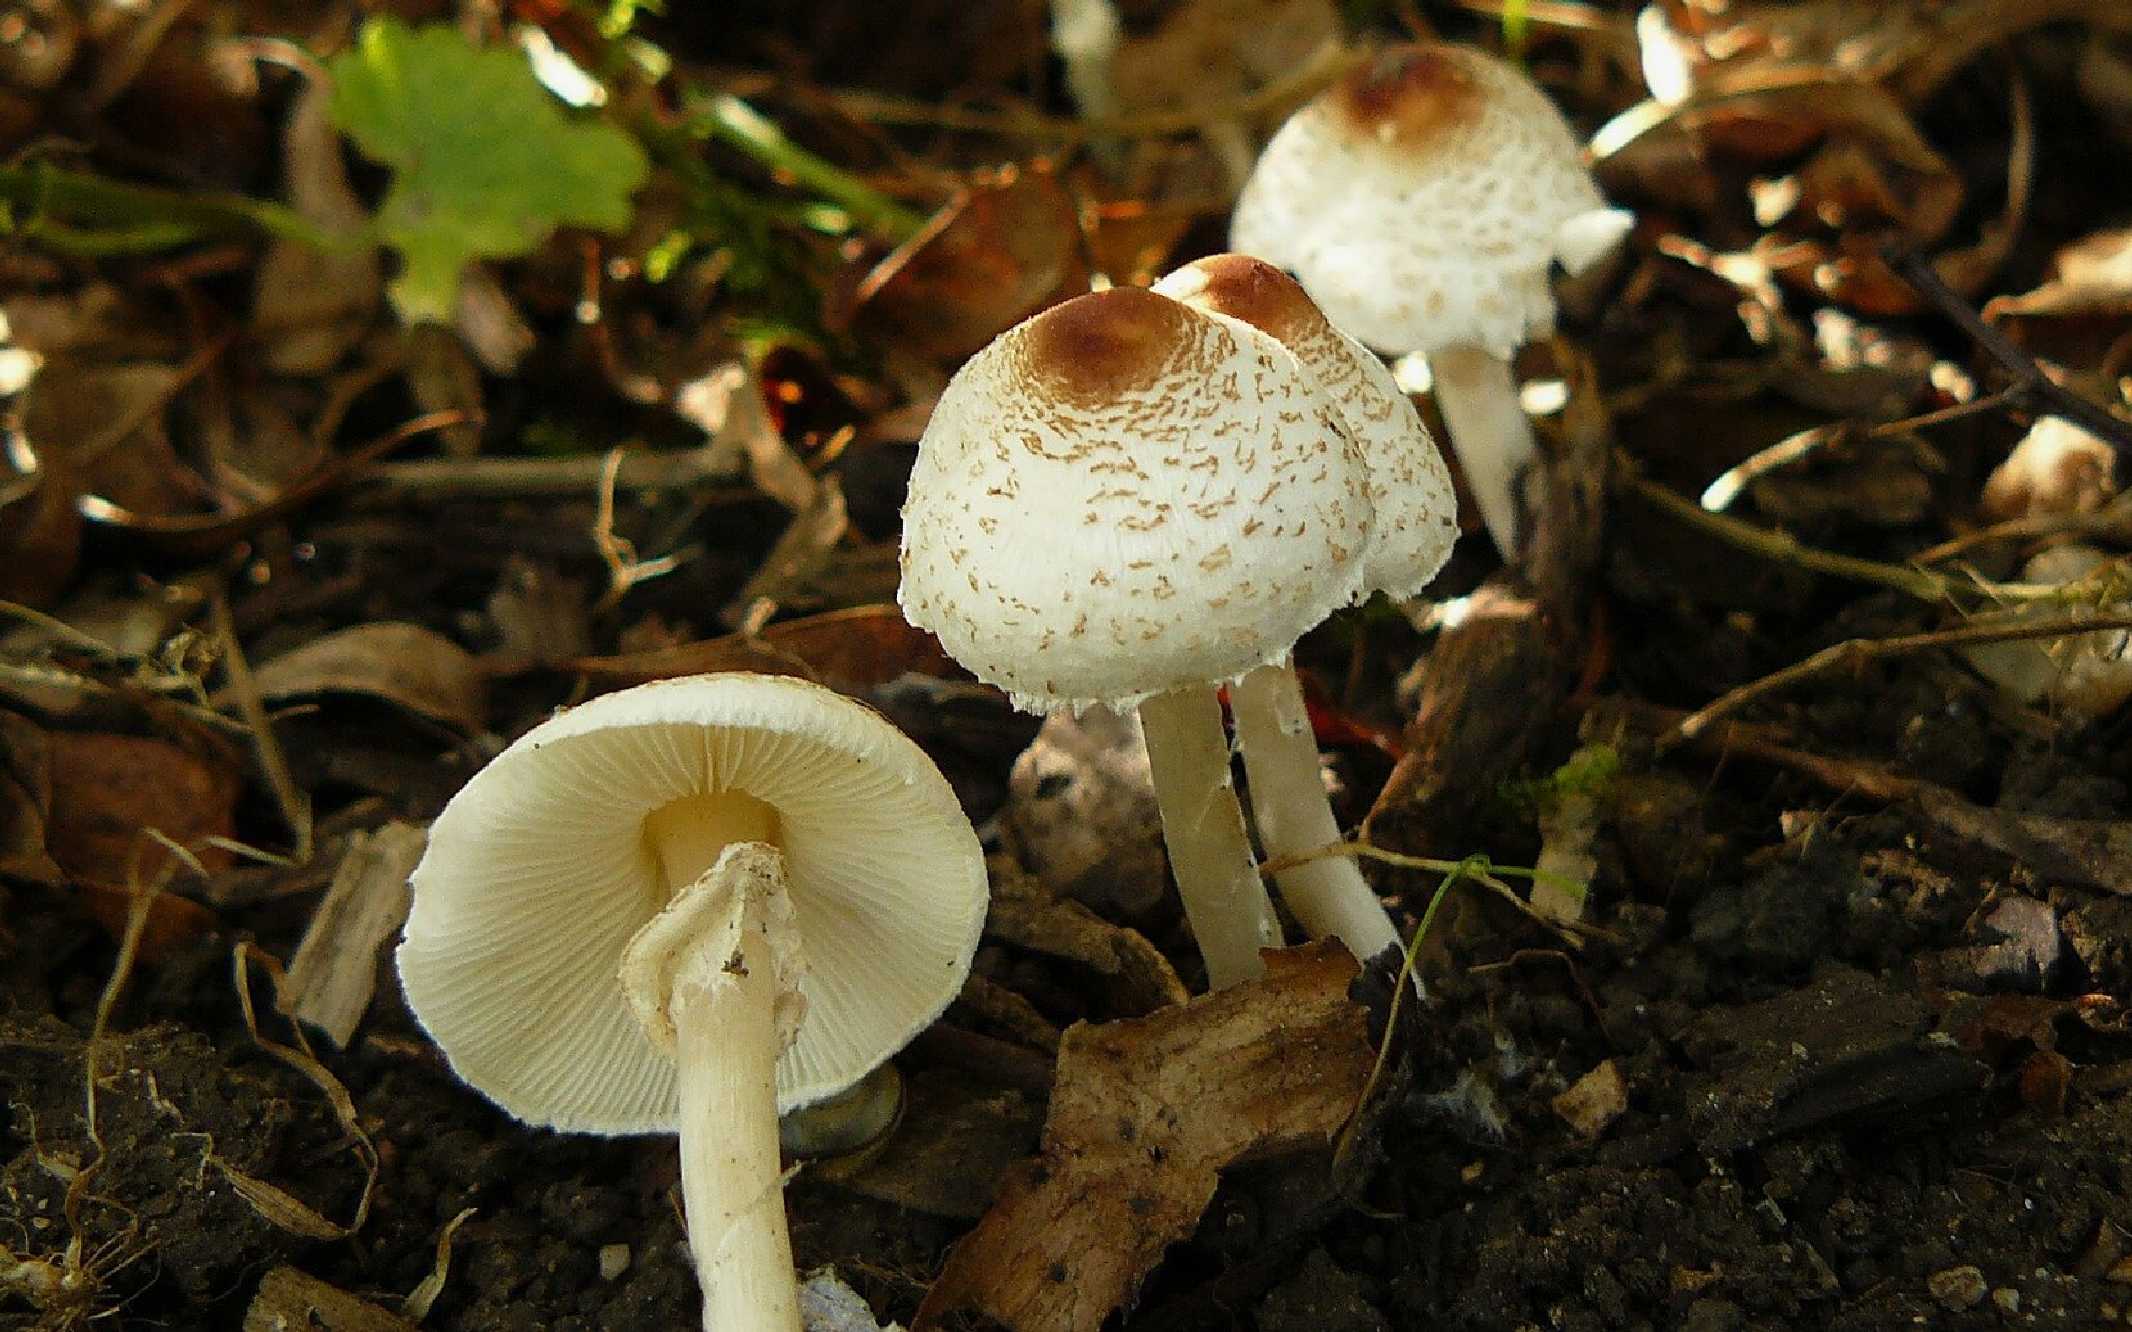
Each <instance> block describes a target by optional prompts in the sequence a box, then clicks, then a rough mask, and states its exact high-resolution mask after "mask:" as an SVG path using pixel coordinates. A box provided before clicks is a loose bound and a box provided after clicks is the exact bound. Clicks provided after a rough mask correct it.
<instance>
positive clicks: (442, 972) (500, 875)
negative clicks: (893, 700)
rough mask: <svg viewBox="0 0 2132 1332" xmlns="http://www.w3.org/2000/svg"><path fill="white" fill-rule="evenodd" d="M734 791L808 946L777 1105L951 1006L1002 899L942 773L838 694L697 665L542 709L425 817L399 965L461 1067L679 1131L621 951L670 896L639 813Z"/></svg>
mask: <svg viewBox="0 0 2132 1332" xmlns="http://www.w3.org/2000/svg"><path fill="white" fill-rule="evenodd" d="M726 792H744V793H746V794H747V795H751V796H753V797H754V798H755V799H757V800H760V801H763V802H764V803H766V804H768V805H769V806H770V807H771V809H772V810H773V811H775V814H776V838H775V840H776V844H777V846H778V847H779V849H780V850H782V851H783V853H784V857H785V864H786V870H787V874H788V877H789V884H790V895H791V903H792V911H793V916H794V920H795V923H796V925H797V927H798V934H799V947H800V950H801V952H802V954H803V964H802V965H803V969H804V975H803V978H802V979H801V981H800V993H801V997H802V998H803V1000H804V1001H805V1012H804V1016H803V1018H802V1019H801V1021H800V1026H799V1033H798V1036H797V1039H796V1040H795V1042H794V1043H793V1045H792V1046H791V1048H789V1049H788V1050H786V1052H785V1054H784V1057H783V1058H782V1059H781V1060H780V1061H779V1063H778V1066H777V1090H778V1104H779V1108H780V1109H781V1110H788V1109H792V1108H794V1107H796V1106H800V1105H805V1104H808V1103H810V1102H813V1101H817V1100H820V1099H822V1098H823V1097H825V1096H830V1095H834V1094H835V1093H837V1092H839V1091H842V1090H843V1089H845V1088H846V1087H849V1086H850V1085H851V1084H852V1083H854V1082H856V1081H857V1080H858V1079H859V1078H861V1077H863V1076H865V1075H866V1074H867V1073H868V1072H869V1071H871V1070H872V1069H873V1068H874V1067H875V1066H876V1065H878V1064H879V1063H880V1062H881V1061H882V1060H884V1059H886V1058H887V1057H888V1056H889V1055H891V1054H893V1053H894V1052H895V1051H896V1050H897V1049H899V1048H901V1047H902V1046H903V1044H904V1043H905V1042H906V1041H908V1040H909V1039H910V1038H911V1037H912V1036H913V1035H915V1034H917V1032H918V1031H920V1030H921V1029H922V1028H924V1027H925V1026H926V1024H928V1023H930V1022H931V1021H932V1020H933V1019H934V1018H935V1017H937V1016H939V1014H940V1011H941V1010H942V1009H943V1008H945V1007H946V1006H947V1004H948V1002H949V1000H951V999H953V998H954V996H955V994H956V992H957V991H958V990H959V989H960V988H961V986H962V979H963V976H964V975H965V973H966V972H967V971H968V970H969V965H970V957H971V955H972V953H973V952H974V951H975V949H976V947H977V936H978V931H979V929H980V927H981V926H982V925H983V923H984V914H985V907H986V904H987V902H988V891H987V887H986V879H985V869H984V853H983V850H982V848H980V847H979V845H978V843H977V836H976V834H975V833H974V832H973V831H972V830H971V828H970V821H969V819H968V817H967V816H965V815H964V814H963V812H962V807H961V805H960V804H958V803H957V801H956V799H955V793H954V792H953V791H952V790H950V789H949V787H948V783H947V780H946V779H945V778H943V777H942V776H941V775H940V771H939V769H938V768H936V767H934V766H933V763H932V760H931V759H929V758H927V757H926V755H925V752H924V751H923V750H921V749H919V748H918V746H917V745H916V744H914V743H912V742H911V740H910V739H909V738H908V737H906V736H905V735H904V734H903V733H902V732H901V731H898V730H897V729H896V728H895V727H894V726H893V725H891V724H890V723H889V722H887V721H886V720H884V719H883V718H882V717H881V716H879V715H878V714H877V713H875V712H873V711H872V710H871V709H869V708H866V707H864V706H863V705H861V704H858V703H855V702H853V701H852V700H850V699H848V698H845V697H844V696H842V695H840V694H836V693H833V692H831V691H830V690H827V689H823V688H821V687H820V686H817V685H812V684H808V683H806V682H805V681H801V680H793V679H787V678H784V677H780V676H768V675H744V674H728V675H702V676H693V677H689V678H686V679H680V680H666V681H661V682H659V683H656V684H648V685H640V686H638V687H637V688H634V689H626V690H623V691H621V692H620V693H614V694H608V695H605V696H603V697H601V698H596V699H593V700H592V701H591V702H589V703H586V704H583V705H582V706H580V707H576V708H572V709H570V710H569V711H567V712H563V713H559V714H558V715H556V716H554V717H552V718H550V719H549V720H547V721H545V722H543V723H541V724H540V725H539V726H536V727H534V728H533V729H532V730H530V731H528V732H526V733H525V734H524V735H523V736H520V737H519V739H518V740H517V742H516V743H514V744H513V745H511V747H510V748H508V749H506V750H504V752H503V753H502V754H500V755H498V756H497V757H496V759H495V760H494V761H493V762H491V763H490V764H489V765H488V766H487V767H485V768H483V769H482V770H481V771H480V772H478V773H476V774H475V775H474V778H473V780H471V781H469V782H468V783H467V784H466V786H465V787H464V788H462V789H461V790H460V792H459V794H458V795H456V796H454V797H453V798H452V801H451V803H450V804H449V805H447V806H446V807H445V809H444V812H443V813H442V814H440V815H439V816H438V817H437V821H436V823H435V825H434V826H432V827H431V829H430V834H429V848H428V851H427V852H426V853H425V854H424V855H423V857H422V863H421V864H420V865H419V866H418V867H417V868H416V870H415V872H414V878H413V883H414V909H413V910H412V912H411V913H410V914H409V915H408V918H407V929H406V933H405V935H404V936H403V938H402V939H401V942H400V949H399V963H400V980H401V983H402V985H403V987H404V988H405V990H406V992H407V1001H408V1003H409V1005H410V1006H411V1007H412V1008H413V1009H414V1011H415V1016H416V1017H417V1018H419V1019H420V1020H421V1022H422V1025H423V1026H424V1027H425V1028H427V1029H428V1031H429V1034H430V1035H431V1037H432V1038H434V1039H435V1040H436V1042H437V1044H438V1045H439V1046H440V1047H442V1049H443V1050H444V1053H445V1056H446V1057H447V1058H449V1059H450V1060H451V1064H452V1068H453V1069H454V1070H455V1071H456V1072H457V1073H458V1074H459V1076H460V1077H462V1078H464V1079H465V1080H466V1081H467V1082H469V1083H471V1084H473V1085H474V1086H475V1087H476V1088H477V1089H479V1090H480V1091H482V1092H483V1093H485V1094H486V1095H487V1096H488V1097H489V1098H490V1099H492V1100H494V1101H495V1102H496V1103H497V1104H499V1105H501V1106H502V1107H503V1108H504V1109H506V1110H508V1111H510V1112H511V1113H512V1114H514V1115H516V1116H518V1117H519V1118H520V1119H523V1120H526V1121H528V1122H530V1123H534V1124H543V1125H547V1126H550V1127H553V1128H560V1129H569V1130H577V1131H582V1132H591V1133H644V1132H655V1131H668V1132H671V1131H672V1130H673V1129H674V1127H675V1119H676V1112H677V1104H676V1098H675V1069H674V1064H673V1061H672V1060H671V1059H670V1058H669V1057H668V1056H666V1055H664V1054H662V1053H660V1052H659V1051H658V1050H657V1049H655V1048H654V1047H653V1045H652V1042H651V1041H650V1040H649V1039H647V1038H646V1036H645V1033H644V1030H643V1028H642V1027H641V1026H640V1025H639V1024H638V1021H637V1018H636V1016H635V1015H634V1014H633V1013H632V1012H631V1010H630V1006H629V1002H628V1000H627V999H626V998H625V997H624V994H623V991H622V986H621V983H620V980H619V977H618V969H619V966H620V963H621V958H622V953H623V949H624V948H625V947H626V946H627V945H628V943H629V941H630V938H631V937H632V936H633V935H634V934H635V933H636V932H637V930H638V929H639V928H640V927H641V926H643V925H644V924H645V922H647V921H649V920H650V919H651V918H652V917H653V916H654V915H656V914H657V913H658V912H659V910H660V909H661V908H662V907H664V906H665V905H666V902H667V897H668V891H667V885H666V883H665V881H664V878H663V874H662V871H661V868H660V865H659V861H658V856H657V853H656V852H655V850H654V848H653V846H652V844H651V842H650V840H649V839H648V837H647V835H646V830H645V820H646V818H647V817H648V816H649V815H651V814H653V813H654V812H656V811H658V810H661V809H664V808H666V807H668V806H671V805H673V804H674V803H675V802H676V801H682V800H687V799H690V798H692V797H702V796H716V795H718V794H721V793H726Z"/></svg>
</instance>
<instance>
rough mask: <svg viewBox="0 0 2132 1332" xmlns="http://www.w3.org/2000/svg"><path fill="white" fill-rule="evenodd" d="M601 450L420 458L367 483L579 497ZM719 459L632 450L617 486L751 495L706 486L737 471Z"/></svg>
mask: <svg viewBox="0 0 2132 1332" xmlns="http://www.w3.org/2000/svg"><path fill="white" fill-rule="evenodd" d="M606 467H607V458H606V455H605V454H590V453H586V454H579V455H576V456H574V457H569V458H423V459H418V460H415V461H412V462H397V463H385V464H383V465H381V466H378V467H373V468H371V469H370V471H369V474H368V476H367V478H366V479H367V480H368V481H369V482H370V483H371V485H372V486H374V487H378V488H382V489H384V490H386V491H389V492H393V493H394V494H397V495H400V496H404V497H407V498H411V499H426V498H435V499H485V498H496V497H515V496H542V495H582V494H585V493H586V492H588V491H591V490H592V489H593V487H595V486H598V485H600V484H601V477H602V475H603V473H604V472H605V469H606ZM738 474H739V473H738V471H737V470H736V468H735V466H734V465H733V464H731V463H721V461H720V459H719V457H718V456H717V452H716V451H714V450H713V449H711V448H710V447H707V446H705V447H697V448H692V449H683V450H680V451H678V452H663V453H652V452H647V451H645V450H643V449H631V450H629V451H628V453H627V456H625V457H624V458H623V459H622V462H621V464H620V466H619V467H618V468H617V470H616V473H615V478H614V485H615V487H616V489H618V490H632V491H634V490H686V491H689V492H691V493H692V494H696V495H699V496H706V497H708V498H712V499H722V498H726V497H728V496H730V497H731V498H733V499H736V500H738V499H753V498H756V497H757V496H758V494H759V492H757V491H756V490H755V489H754V488H752V487H745V486H738V485H734V486H730V487H728V488H727V489H726V490H724V491H715V492H713V491H707V490H706V489H705V488H706V487H707V486H709V485H712V484H715V483H718V482H730V481H732V480H733V478H734V477H736V476H737V475H738Z"/></svg>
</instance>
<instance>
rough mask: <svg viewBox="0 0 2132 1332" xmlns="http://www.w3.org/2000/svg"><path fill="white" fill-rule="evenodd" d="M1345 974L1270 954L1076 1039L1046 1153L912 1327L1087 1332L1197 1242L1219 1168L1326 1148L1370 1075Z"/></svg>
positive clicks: (1315, 953) (1327, 962)
mask: <svg viewBox="0 0 2132 1332" xmlns="http://www.w3.org/2000/svg"><path fill="white" fill-rule="evenodd" d="M1354 976H1355V962H1354V959H1353V957H1351V956H1350V955H1349V954H1348V952H1347V950H1346V949H1345V948H1344V947H1342V946H1341V945H1339V944H1338V943H1336V942H1335V943H1325V944H1313V945H1310V946H1308V947H1305V948H1297V949H1288V950H1274V951H1269V952H1267V954H1266V975H1265V977H1264V978H1263V979H1261V980H1256V981H1250V982H1246V983H1245V984H1242V985H1236V986H1232V987H1230V988H1229V989H1226V990H1222V991H1220V992H1219V993H1216V994H1210V995H1207V996H1205V997H1203V998H1200V999H1195V1000H1193V1001H1192V1002H1191V1003H1189V1004H1185V1005H1182V1006H1180V1007H1175V1008H1168V1009H1164V1010H1162V1011H1161V1012H1158V1013H1156V1014H1153V1015H1152V1016H1149V1017H1144V1018H1135V1019H1132V1020H1129V1021H1124V1022H1111V1023H1104V1024H1101V1025H1098V1024H1093V1023H1087V1022H1083V1023H1078V1024H1076V1025H1075V1026H1073V1027H1072V1028H1070V1029H1069V1030H1068V1031H1067V1033H1066V1038H1065V1041H1064V1043H1063V1045H1062V1046H1061V1048H1060V1052H1059V1075H1058V1085H1057V1089H1056V1091H1055V1092H1054V1093H1053V1095H1052V1100H1051V1110H1050V1114H1049V1116H1048V1118H1047V1119H1046V1121H1045V1124H1044V1143H1043V1149H1042V1151H1041V1153H1040V1154H1039V1155H1038V1156H1037V1158H1036V1159H1035V1160H1033V1161H1031V1162H1030V1163H1028V1165H1027V1166H1026V1167H1025V1168H1024V1169H1022V1170H1020V1171H1018V1172H1016V1173H1015V1174H1013V1175H1010V1176H1009V1177H1008V1179H1007V1181H1006V1183H1005V1184H1004V1185H1003V1186H1002V1187H1001V1191H1000V1197H999V1201H998V1202H997V1203H995V1204H994V1205H993V1207H992V1210H991V1211H989V1212H987V1213H986V1214H985V1217H984V1219H983V1220H982V1221H980V1222H978V1223H977V1227H976V1229H974V1230H972V1231H971V1232H970V1233H969V1235H967V1236H965V1237H964V1239H963V1240H962V1242H961V1243H959V1244H957V1245H956V1246H955V1249H954V1252H953V1253H951V1254H950V1255H949V1256H948V1261H947V1265H946V1266H945V1267H944V1268H943V1269H942V1271H941V1273H940V1278H939V1280H938V1281H936V1282H934V1284H933V1288H932V1289H931V1290H930V1291H928V1292H927V1293H926V1297H925V1301H924V1303H923V1304H921V1305H920V1306H919V1309H918V1315H917V1317H916V1318H915V1319H914V1320H913V1327H914V1328H917V1329H923V1328H927V1327H934V1326H938V1325H939V1322H940V1319H941V1317H942V1316H943V1315H945V1314H947V1313H949V1312H950V1311H953V1310H957V1309H976V1310H979V1311H981V1312H983V1313H986V1314H988V1315H990V1316H991V1317H993V1318H996V1319H998V1320H999V1321H1000V1322H1002V1323H1005V1324H1006V1325H1007V1326H1008V1327H1010V1328H1012V1329H1015V1332H1095V1329H1096V1328H1098V1327H1100V1326H1101V1325H1102V1323H1103V1320H1104V1319H1105V1318H1106V1317H1107V1316H1109V1314H1110V1313H1111V1311H1112V1310H1114V1309H1116V1308H1118V1307H1119V1306H1120V1305H1121V1304H1123V1303H1124V1302H1125V1301H1126V1300H1128V1299H1129V1298H1130V1297H1131V1296H1132V1293H1133V1291H1134V1290H1135V1289H1137V1288H1138V1286H1139V1284H1140V1282H1141V1281H1142V1280H1143V1279H1144V1278H1145V1277H1146V1276H1147V1274H1148V1272H1149V1271H1151V1270H1152V1269H1153V1268H1154V1266H1155V1264H1156V1263H1157V1262H1158V1261H1160V1259H1161V1257H1162V1252H1163V1250H1164V1249H1166V1248H1168V1247H1169V1246H1170V1245H1171V1244H1172V1243H1175V1242H1176V1241H1178V1240H1180V1239H1183V1238H1185V1237H1186V1236H1187V1235H1189V1234H1190V1233H1191V1232H1192V1228H1193V1227H1194V1226H1195V1225H1196V1224H1198V1221H1199V1216H1200V1213H1201V1212H1202V1211H1204V1210H1205V1208H1206V1205H1207V1203H1208V1202H1209V1201H1210V1200H1211V1199H1212V1198H1213V1197H1214V1190H1215V1186H1216V1185H1217V1184H1218V1183H1219V1182H1220V1172H1221V1171H1222V1169H1223V1168H1224V1167H1227V1166H1229V1165H1232V1164H1234V1163H1236V1162H1238V1161H1243V1160H1247V1159H1251V1158H1255V1157H1264V1156H1268V1155H1273V1154H1277V1153H1282V1152H1291V1151H1298V1150H1308V1149H1312V1148H1323V1147H1326V1146H1329V1145H1330V1143H1331V1141H1332V1138H1333V1135H1334V1134H1335V1133H1336V1132H1337V1131H1338V1130H1339V1127H1340V1125H1341V1124H1342V1123H1343V1122H1344V1121H1345V1120H1346V1119H1347V1117H1348V1116H1349V1114H1350V1113H1352V1111H1353V1110H1354V1108H1355V1102H1356V1099H1357V1098H1358V1097H1359V1096H1360V1095H1361V1093H1362V1087H1363V1083H1364V1081H1365V1080H1366V1079H1367V1077H1368V1075H1369V1069H1370V1064H1371V1062H1372V1053H1371V1050H1370V1045H1369V1040H1368V1035H1367V1031H1366V1024H1365V1015H1364V1013H1363V1010H1362V1009H1361V1008H1360V1007H1359V1006H1358V1005H1356V1004H1355V1003H1354V1002H1353V1001H1351V1000H1350V999H1349V998H1348V997H1347V987H1348V984H1349V982H1350V981H1352V980H1353V979H1354Z"/></svg>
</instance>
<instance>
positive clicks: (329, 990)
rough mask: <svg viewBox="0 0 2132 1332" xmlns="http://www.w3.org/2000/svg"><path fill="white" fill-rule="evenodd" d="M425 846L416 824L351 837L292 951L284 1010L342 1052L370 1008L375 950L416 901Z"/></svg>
mask: <svg viewBox="0 0 2132 1332" xmlns="http://www.w3.org/2000/svg"><path fill="white" fill-rule="evenodd" d="M428 842H429V837H428V834H427V833H426V832H425V831H424V830H423V829H422V828H421V827H420V826H419V825H416V824H412V823H401V822H398V821H395V822H391V823H387V824H385V825H384V826H383V827H381V828H378V829H376V830H375V831H372V832H359V833H356V834H355V835H354V836H353V837H351V838H350V839H349V841H348V850H347V853H346V854H345V855H343V856H342V857H341V863H340V867H339V868H338V869H337V870H335V871H334V874H333V882H332V884H331V885H330V886H328V887H327V889H326V895H325V896H324V897H322V898H320V899H319V903H318V906H317V908H316V909H315V910H314V911H313V912H312V913H311V923H310V924H309V925H308V926H306V927H305V929H304V937H303V942H302V943H300V944H298V945H297V946H296V957H295V960H294V961H292V962H290V963H289V977H288V984H287V986H286V987H285V988H283V989H281V990H279V991H277V992H276V994H275V996H274V1002H275V1005H276V1006H277V1007H279V1008H280V1009H281V1011H282V1012H283V1013H285V1014H287V1015H289V1016H290V1017H294V1018H300V1019H302V1020H303V1021H305V1022H308V1023H310V1024H311V1025H312V1026H314V1027H317V1028H318V1029H319V1030H320V1031H323V1032H324V1033H325V1034H326V1038H327V1039H328V1040H330V1041H332V1042H333V1044H334V1045H335V1046H338V1047H341V1048H346V1046H347V1044H348V1040H349V1038H350V1037H351V1036H353V1035H355V1028H356V1025H357V1024H358V1023H360V1022H361V1021H362V1020H363V1013H364V1012H365V1010H367V1009H368V1008H369V1007H370V997H371V993H372V991H373V990H374V989H375V987H376V984H377V975H378V950H379V949H380V948H381V947H383V946H384V944H385V941H386V940H388V939H390V938H391V937H392V936H393V935H394V934H396V933H398V931H399V928H400V925H401V924H402V922H404V921H405V920H406V919H407V909H408V907H409V905H410V904H411V903H412V901H413V897H412V894H411V893H410V892H409V891H408V887H407V878H408V876H409V875H410V874H412V873H414V868H415V863H416V862H417V861H419V860H420V859H421V858H422V848H423V847H425V846H426V845H428Z"/></svg>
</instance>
